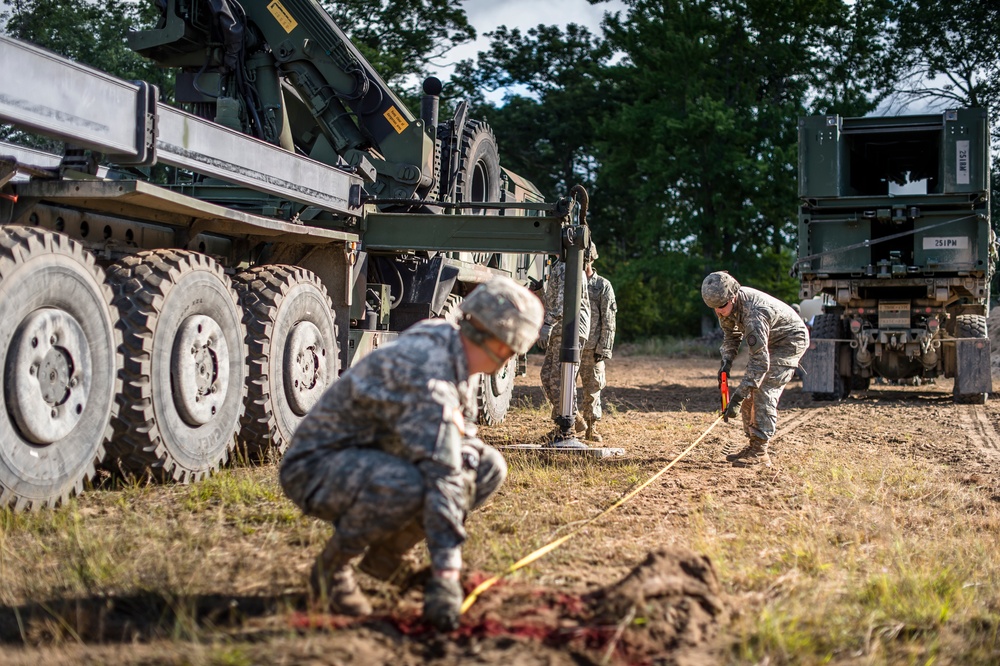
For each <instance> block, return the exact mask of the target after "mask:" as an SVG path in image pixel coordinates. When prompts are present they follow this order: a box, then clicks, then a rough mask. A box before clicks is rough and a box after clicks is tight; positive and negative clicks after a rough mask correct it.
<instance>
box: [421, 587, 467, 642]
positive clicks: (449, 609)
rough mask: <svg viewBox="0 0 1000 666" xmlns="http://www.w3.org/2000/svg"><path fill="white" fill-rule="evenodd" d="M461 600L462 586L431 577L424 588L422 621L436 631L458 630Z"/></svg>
mask: <svg viewBox="0 0 1000 666" xmlns="http://www.w3.org/2000/svg"><path fill="white" fill-rule="evenodd" d="M462 598H463V594H462V584H461V583H459V582H458V581H457V580H455V579H452V578H443V577H441V576H432V577H431V579H430V580H429V581H428V582H427V586H426V587H425V588H424V619H425V620H427V621H428V622H430V623H431V624H432V625H434V627H435V628H436V629H438V631H454V630H455V629H458V620H459V617H461V615H462Z"/></svg>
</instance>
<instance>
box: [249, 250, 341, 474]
mask: <svg viewBox="0 0 1000 666" xmlns="http://www.w3.org/2000/svg"><path fill="white" fill-rule="evenodd" d="M233 286H234V287H235V288H236V292H237V293H238V294H239V295H240V302H241V303H242V305H243V322H244V324H245V326H246V331H247V338H246V343H247V350H248V354H249V358H248V363H247V365H248V368H249V372H250V375H249V381H248V382H247V386H248V393H247V401H246V411H245V412H244V414H243V417H242V418H241V419H240V441H241V443H242V444H243V446H244V447H245V448H246V453H247V455H248V457H249V458H250V459H251V460H255V461H260V460H264V459H265V458H266V457H267V454H268V452H269V451H273V452H275V453H277V454H281V453H284V452H285V449H287V448H288V444H289V443H290V442H291V440H292V435H293V434H295V429H296V428H298V425H299V423H300V422H301V421H302V418H303V417H304V416H305V415H306V414H307V413H308V412H309V410H310V409H311V408H312V406H313V405H315V404H316V402H317V401H318V400H319V399H320V397H321V396H322V395H323V392H324V391H325V390H326V387H327V386H329V385H330V383H331V382H333V381H334V380H335V379H336V378H337V376H338V375H339V374H340V350H339V348H338V345H337V326H336V323H335V321H334V317H335V315H334V312H333V306H332V304H331V302H330V297H329V296H328V295H327V291H326V287H324V286H323V283H322V282H320V280H319V278H318V277H317V276H316V275H315V274H314V273H312V272H310V271H307V270H305V269H303V268H298V267H295V266H284V265H272V266H257V267H255V268H251V269H249V270H247V271H243V272H242V273H239V274H237V275H236V277H235V278H233Z"/></svg>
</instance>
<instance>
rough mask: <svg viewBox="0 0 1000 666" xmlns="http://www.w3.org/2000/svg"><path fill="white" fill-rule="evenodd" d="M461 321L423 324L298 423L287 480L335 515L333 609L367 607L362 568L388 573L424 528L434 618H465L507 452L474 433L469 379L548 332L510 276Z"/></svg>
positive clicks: (327, 582) (319, 565)
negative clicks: (483, 510)
mask: <svg viewBox="0 0 1000 666" xmlns="http://www.w3.org/2000/svg"><path fill="white" fill-rule="evenodd" d="M461 310H462V319H461V321H460V322H459V323H458V324H453V323H450V322H448V321H445V320H433V321H425V322H421V323H419V324H417V325H415V326H413V327H412V328H410V329H409V330H408V331H406V332H405V333H403V334H402V335H400V336H399V338H398V340H397V341H396V342H394V343H393V344H391V345H387V346H385V347H383V348H381V349H378V350H376V351H374V352H372V353H371V354H369V355H368V356H366V357H364V358H363V359H362V360H361V361H360V362H359V363H358V364H357V365H355V366H353V367H352V368H350V369H349V370H347V371H346V372H345V373H344V374H343V375H342V376H341V377H340V379H338V380H337V381H335V382H334V383H333V384H332V385H331V386H330V388H328V389H327V390H326V393H324V395H323V397H322V398H321V399H320V400H319V402H318V403H317V404H316V406H315V407H314V408H313V409H312V410H311V411H310V412H309V414H308V415H307V416H306V418H305V419H304V420H303V421H302V423H301V425H299V428H298V430H297V431H296V433H295V436H294V438H293V440H292V444H291V446H290V447H289V449H288V452H287V453H286V454H285V457H284V460H283V461H282V464H281V473H280V477H281V486H282V488H283V489H284V491H285V493H286V494H287V495H288V497H289V498H291V500H292V501H293V502H295V504H296V505H297V506H298V507H299V508H301V509H302V511H303V512H304V513H306V514H307V515H310V516H315V517H317V518H320V519H321V520H325V521H330V522H331V523H333V527H334V534H333V536H332V537H331V538H330V540H329V542H328V543H327V544H326V547H325V548H324V549H323V552H322V553H321V554H320V555H319V557H317V559H316V562H315V565H314V566H313V570H312V575H311V577H310V583H311V586H312V590H313V593H314V594H315V595H316V596H317V597H318V598H319V599H321V600H325V601H326V602H327V603H328V604H329V607H330V609H331V610H332V611H334V612H337V613H343V614H348V615H366V614H368V613H370V612H371V610H372V609H371V605H370V604H369V603H368V600H367V599H366V598H365V596H364V594H362V592H361V590H360V589H359V588H358V584H357V582H356V581H355V579H354V573H353V570H352V567H351V562H352V560H354V559H355V558H357V557H359V556H362V555H363V556H364V559H363V560H362V561H361V562H360V565H359V566H360V568H361V570H362V571H365V572H367V573H370V574H372V575H374V576H376V577H379V578H383V579H389V578H390V577H392V576H393V574H394V573H396V572H397V570H398V569H399V568H400V565H401V563H402V561H403V558H404V556H405V555H406V553H407V552H408V551H409V550H410V549H411V548H412V547H413V546H414V545H416V544H417V543H418V542H419V541H420V540H421V539H423V538H424V537H425V536H426V538H427V547H428V550H429V551H430V556H431V565H432V568H433V575H432V576H431V578H430V580H429V582H428V583H427V586H426V588H425V590H424V617H425V619H426V620H428V621H429V622H430V623H431V624H433V625H434V626H436V627H437V628H439V629H441V630H451V629H454V628H456V627H457V626H458V619H459V614H460V612H461V604H462V599H463V594H462V587H461V584H460V583H459V572H460V570H461V567H462V550H461V549H462V544H463V542H464V541H465V538H466V533H465V528H464V523H465V519H466V516H467V515H468V512H469V511H471V510H473V509H475V508H477V507H478V506H480V505H481V504H483V502H485V501H486V500H487V499H488V498H489V497H490V496H491V495H493V493H494V492H496V490H497V489H498V488H499V487H500V484H501V483H503V480H504V478H505V476H506V474H507V467H506V464H505V463H504V460H503V457H502V456H501V455H500V453H499V452H498V451H497V450H496V449H494V448H492V447H490V446H487V445H486V444H484V443H483V442H482V441H480V440H479V438H478V437H476V427H475V425H474V424H475V421H476V400H475V396H474V395H472V394H471V392H470V387H469V377H471V376H472V375H475V374H476V373H480V372H485V373H488V374H492V373H495V372H497V371H498V370H499V369H501V368H503V367H504V366H505V364H506V363H507V360H508V359H509V358H510V357H511V356H513V355H514V354H515V353H525V352H526V351H527V350H528V349H529V348H530V347H531V345H533V344H534V343H535V339H536V338H537V337H538V330H539V327H540V326H541V324H542V315H543V312H542V304H541V303H540V302H539V300H538V298H537V297H535V296H534V295H533V294H532V293H531V292H529V291H528V290H527V289H525V288H524V287H521V286H520V285H518V284H517V283H516V282H514V281H513V280H511V279H509V278H502V277H497V278H494V279H492V280H491V281H490V282H488V283H486V284H485V285H481V286H479V287H477V288H476V289H475V290H474V291H473V292H472V294H470V296H469V297H468V298H467V299H466V300H465V302H464V303H463V304H462V306H461Z"/></svg>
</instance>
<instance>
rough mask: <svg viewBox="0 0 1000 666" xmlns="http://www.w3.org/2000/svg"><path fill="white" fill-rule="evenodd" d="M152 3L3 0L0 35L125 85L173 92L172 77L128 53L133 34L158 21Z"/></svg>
mask: <svg viewBox="0 0 1000 666" xmlns="http://www.w3.org/2000/svg"><path fill="white" fill-rule="evenodd" d="M155 16H156V11H155V8H154V5H153V3H151V2H149V3H147V2H137V1H136V0H102V2H100V3H95V2H91V1H90V0H0V26H2V27H0V32H3V33H4V34H7V35H10V36H11V37H15V38H17V39H21V40H23V41H27V42H32V43H34V44H37V45H38V46H42V47H44V48H46V49H49V50H50V51H53V52H55V53H58V54H59V55H62V56H65V57H67V58H70V59H72V60H75V61H77V62H81V63H84V64H87V65H90V66H92V67H95V68H97V69H100V70H102V71H105V72H108V73H110V74H113V75H114V76H117V77H119V78H122V79H126V80H143V81H148V82H150V83H154V84H156V85H158V86H160V88H161V90H163V91H169V90H172V84H171V82H170V78H169V77H168V76H167V75H166V73H165V72H163V71H162V70H160V69H158V68H157V67H156V66H155V65H154V64H153V63H152V62H150V61H149V60H147V59H145V58H143V57H142V56H140V55H139V54H137V53H135V52H133V51H132V50H131V49H129V48H128V44H127V43H126V36H127V34H128V32H129V31H130V30H137V29H140V28H142V27H146V26H149V25H151V24H152V23H153V21H154V20H155Z"/></svg>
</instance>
